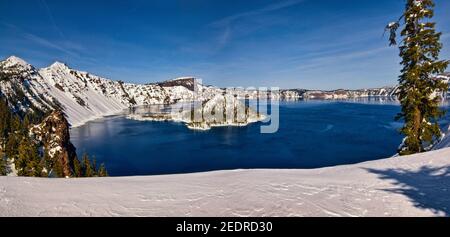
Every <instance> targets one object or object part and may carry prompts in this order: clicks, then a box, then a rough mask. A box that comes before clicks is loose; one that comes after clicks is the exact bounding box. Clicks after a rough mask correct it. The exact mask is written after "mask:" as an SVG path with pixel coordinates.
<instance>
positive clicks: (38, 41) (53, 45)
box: [0, 22, 78, 56]
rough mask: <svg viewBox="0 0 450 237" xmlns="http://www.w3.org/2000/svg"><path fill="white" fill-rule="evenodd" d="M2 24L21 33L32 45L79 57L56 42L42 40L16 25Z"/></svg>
mask: <svg viewBox="0 0 450 237" xmlns="http://www.w3.org/2000/svg"><path fill="white" fill-rule="evenodd" d="M0 24H1V25H3V26H6V27H8V28H10V29H13V30H15V31H16V32H19V33H20V34H21V35H22V37H23V38H24V39H25V40H28V41H29V42H31V43H35V44H38V45H40V46H43V47H46V48H49V49H54V50H58V51H60V52H63V53H66V54H68V55H70V56H78V54H77V53H75V52H73V51H71V50H68V49H66V48H64V47H62V46H61V45H59V44H57V43H54V42H52V41H50V40H47V39H45V38H42V37H40V36H37V35H35V34H32V33H29V32H26V31H25V30H23V29H21V28H20V27H18V26H16V25H13V24H9V23H6V22H0Z"/></svg>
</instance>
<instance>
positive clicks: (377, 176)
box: [0, 148, 450, 216]
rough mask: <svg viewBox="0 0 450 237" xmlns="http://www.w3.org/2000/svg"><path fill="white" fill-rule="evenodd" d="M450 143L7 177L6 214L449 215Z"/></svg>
mask: <svg viewBox="0 0 450 237" xmlns="http://www.w3.org/2000/svg"><path fill="white" fill-rule="evenodd" d="M449 157H450V148H448V149H444V150H439V151H433V152H428V153H423V154H419V155H413V156H407V157H397V158H389V159H385V160H378V161H371V162H366V163H362V164H355V165H348V166H338V167H331V168H324V169H315V170H236V171H219V172H210V173H197V174H182V175H165V176H148V177H123V178H88V179H39V178H23V177H0V216H449V215H450V199H449V197H450V189H449V187H450V178H449V177H450V168H449V167H450V159H449Z"/></svg>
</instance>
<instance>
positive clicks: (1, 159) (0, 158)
mask: <svg viewBox="0 0 450 237" xmlns="http://www.w3.org/2000/svg"><path fill="white" fill-rule="evenodd" d="M6 174H7V166H6V157H5V156H4V154H3V153H2V151H1V150H0V176H4V175H6Z"/></svg>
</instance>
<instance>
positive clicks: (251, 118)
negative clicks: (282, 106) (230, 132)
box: [128, 94, 266, 130]
mask: <svg viewBox="0 0 450 237" xmlns="http://www.w3.org/2000/svg"><path fill="white" fill-rule="evenodd" d="M128 118H129V119H134V120H141V121H176V122H182V123H184V124H186V126H187V127H188V128H190V129H195V130H209V129H211V128H212V127H219V126H246V125H248V124H250V123H254V122H258V121H261V120H264V119H265V118H266V117H265V115H263V114H259V113H258V112H256V111H255V110H254V109H252V108H250V107H249V106H247V105H245V104H244V103H243V102H242V101H240V100H239V99H238V97H237V95H233V94H223V95H222V94H219V95H216V96H214V97H213V98H211V99H207V100H204V101H201V102H198V103H194V104H185V106H169V107H167V106H166V107H161V108H155V107H152V108H149V109H148V110H147V109H146V108H140V109H139V108H138V109H134V110H132V111H131V114H130V115H128Z"/></svg>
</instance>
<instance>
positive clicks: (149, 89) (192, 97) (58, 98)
mask: <svg viewBox="0 0 450 237" xmlns="http://www.w3.org/2000/svg"><path fill="white" fill-rule="evenodd" d="M0 66H1V69H2V70H3V71H18V72H20V75H21V76H20V77H18V78H16V77H14V78H9V79H2V80H0V96H5V97H6V98H7V99H9V100H11V101H14V102H15V103H13V104H14V106H15V108H13V109H14V110H22V111H26V110H33V109H37V110H42V111H52V110H54V109H56V108H61V109H62V110H63V112H64V113H65V115H66V117H67V120H68V121H69V123H70V124H71V126H80V125H82V124H84V123H86V122H87V121H90V120H93V119H96V118H100V117H103V116H107V115H113V114H118V113H121V112H122V111H124V110H125V109H127V108H130V107H134V106H140V105H157V104H161V105H162V104H166V105H167V104H173V103H176V102H190V101H210V100H212V99H213V98H214V97H215V96H217V95H222V94H224V93H226V92H227V90H226V89H222V88H217V87H214V86H205V85H203V84H202V83H200V82H199V81H198V80H197V79H195V78H193V77H182V78H177V79H173V80H169V81H165V82H160V83H152V84H133V83H124V82H122V81H113V80H110V79H105V78H102V77H99V76H96V75H93V74H90V73H88V72H82V71H77V70H74V69H71V68H70V67H68V66H67V65H66V64H64V63H61V62H55V63H53V64H52V65H51V66H49V67H46V68H42V69H36V68H35V67H33V66H32V65H30V64H28V63H27V62H25V61H24V60H23V59H20V58H18V57H15V56H11V57H9V58H7V59H6V60H4V61H1V62H0ZM448 76H449V75H442V78H441V79H446V80H447V81H448V78H449V77H448ZM396 91H397V88H396V87H384V88H378V89H362V90H334V91H319V90H316V91H311V90H304V89H288V90H279V91H261V90H235V91H233V93H234V94H235V95H236V96H237V97H236V98H238V99H256V98H260V99H285V100H297V99H299V98H303V99H349V98H361V97H370V96H385V97H392V96H395V93H396Z"/></svg>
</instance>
